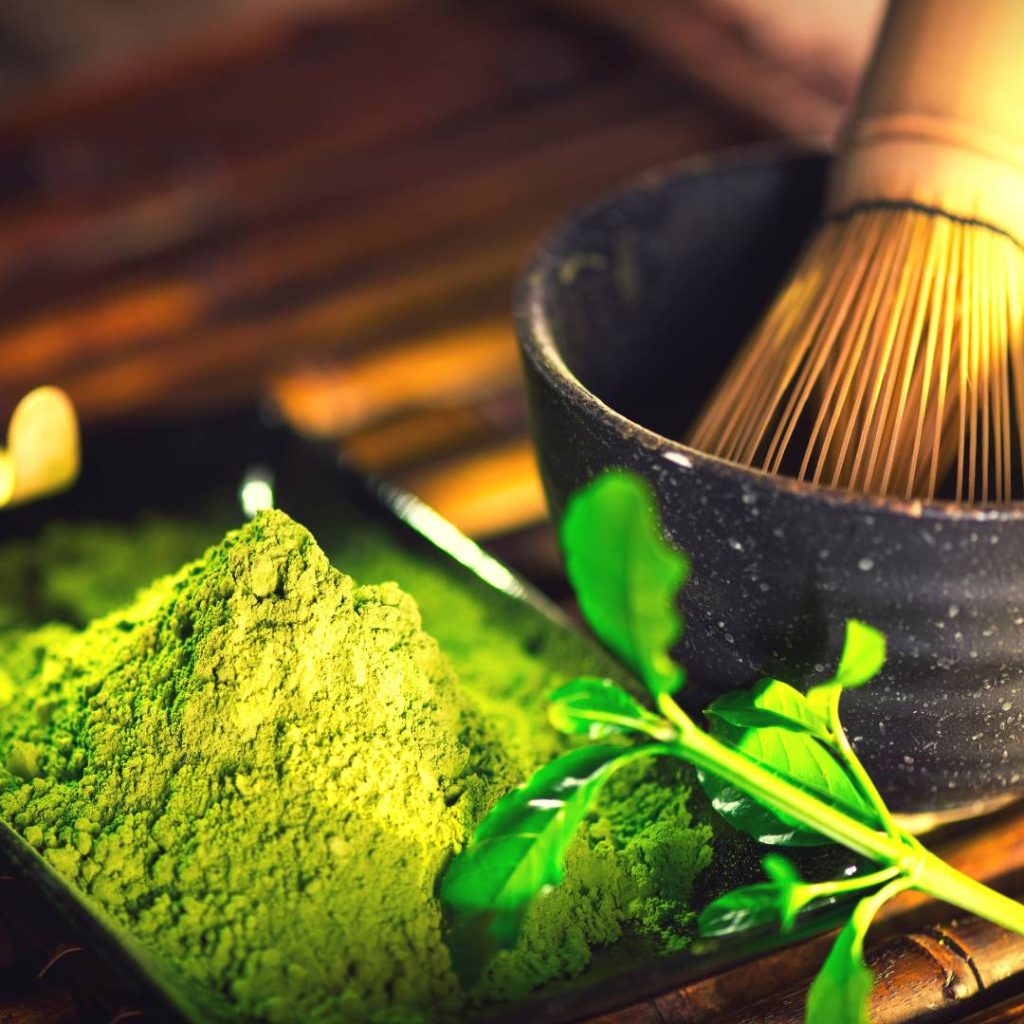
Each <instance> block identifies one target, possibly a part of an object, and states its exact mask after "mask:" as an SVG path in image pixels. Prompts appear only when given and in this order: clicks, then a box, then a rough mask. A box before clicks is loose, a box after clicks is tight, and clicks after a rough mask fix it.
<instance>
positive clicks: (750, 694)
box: [704, 679, 828, 739]
mask: <svg viewBox="0 0 1024 1024" xmlns="http://www.w3.org/2000/svg"><path fill="white" fill-rule="evenodd" d="M704 714H706V715H717V716H718V717H719V718H721V719H723V720H724V721H726V722H728V723H729V724H730V725H737V726H741V727H743V728H747V729H750V728H757V727H759V726H778V727H779V728H783V729H794V730H796V731H798V732H809V733H812V734H814V735H816V736H820V737H821V738H822V739H827V738H828V719H827V718H825V716H824V715H822V714H821V713H820V712H819V711H818V710H817V709H816V708H814V707H812V705H811V704H810V703H809V702H808V700H807V698H806V697H805V696H804V695H803V694H802V693H801V692H800V691H799V690H797V689H795V688H794V687H792V686H790V685H789V683H784V682H782V680H780V679H762V680H761V681H760V682H759V683H757V685H756V686H754V687H753V689H750V690H736V691H734V692H732V693H727V694H725V695H724V696H722V697H719V698H718V699H717V700H716V701H714V702H713V703H712V704H711V705H710V706H709V707H707V708H706V709H705V711H704Z"/></svg>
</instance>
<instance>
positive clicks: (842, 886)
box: [802, 865, 900, 903]
mask: <svg viewBox="0 0 1024 1024" xmlns="http://www.w3.org/2000/svg"><path fill="white" fill-rule="evenodd" d="M899 873H900V869H899V868H898V867H896V866H895V865H893V866H892V867H888V868H882V870H881V871H873V872H871V874H869V875H854V876H853V878H847V879H844V880H842V881H838V882H804V883H803V885H802V888H803V889H804V891H805V892H807V893H809V894H810V895H809V896H808V899H807V902H808V903H809V902H810V901H811V900H820V899H823V898H825V897H827V896H838V895H840V894H841V893H844V892H857V890H858V889H870V888H872V887H873V886H876V885H881V884H882V883H883V882H888V881H891V880H892V879H893V878H895V877H896V876H897V875H898V874H899Z"/></svg>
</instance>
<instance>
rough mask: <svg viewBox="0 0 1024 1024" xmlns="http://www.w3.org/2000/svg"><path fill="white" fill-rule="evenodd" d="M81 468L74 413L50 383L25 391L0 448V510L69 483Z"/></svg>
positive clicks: (67, 485)
mask: <svg viewBox="0 0 1024 1024" xmlns="http://www.w3.org/2000/svg"><path fill="white" fill-rule="evenodd" d="M80 466H81V446H80V443H79V435H78V417H77V416H76V415H75V407H74V405H73V404H72V402H71V399H70V398H68V396H67V394H66V393H65V392H63V391H61V389H60V388H55V387H41V388H36V389H35V390H34V391H31V392H29V393H28V394H27V395H26V396H25V397H24V398H23V399H22V400H21V401H20V402H19V403H18V405H17V407H16V408H15V410H14V414H13V415H12V416H11V422H10V425H9V426H8V428H7V448H6V450H4V449H0V508H2V507H3V506H5V505H16V504H21V503H22V502H26V501H32V500H33V499H35V498H41V497H44V496H45V495H48V494H53V493H54V492H56V491H61V490H64V488H66V487H69V486H70V485H71V484H72V483H74V481H75V479H76V478H77V477H78V471H79V468H80Z"/></svg>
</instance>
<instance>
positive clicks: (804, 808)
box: [652, 694, 1024, 935]
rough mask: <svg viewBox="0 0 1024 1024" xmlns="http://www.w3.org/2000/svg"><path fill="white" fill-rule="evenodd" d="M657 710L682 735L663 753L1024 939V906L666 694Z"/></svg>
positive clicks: (930, 892)
mask: <svg viewBox="0 0 1024 1024" xmlns="http://www.w3.org/2000/svg"><path fill="white" fill-rule="evenodd" d="M658 708H659V710H660V711H661V713H662V714H663V715H664V716H665V717H666V718H667V719H669V721H671V722H672V724H673V725H675V726H676V728H677V729H678V730H679V738H678V739H677V740H676V742H674V743H666V744H663V745H660V746H659V747H658V748H657V749H658V750H659V751H661V752H664V753H667V754H671V755H672V756H675V757H679V758H682V759H683V760H685V761H688V762H690V763H691V764H693V765H694V766H695V767H696V768H698V769H700V770H702V771H706V772H708V773H710V774H712V775H717V776H718V777H719V778H721V779H723V780H724V781H726V782H728V783H729V784H730V785H733V786H735V787H736V788H737V789H739V790H741V791H742V792H744V793H747V794H748V795H750V796H752V797H753V798H754V799H755V800H758V801H759V802H760V803H762V804H763V805H765V806H766V807H770V808H772V809H773V810H776V811H781V812H782V813H783V814H788V815H789V816H790V817H792V818H795V819H796V820H797V821H799V822H800V823H801V824H803V825H805V826H807V827H808V828H810V829H813V830H814V831H815V832H818V833H820V834H821V835H823V836H825V837H826V838H827V839H831V840H832V841H833V842H835V843H839V844H840V845H842V846H845V847H847V848H848V849H850V850H853V851H854V853H859V854H861V855H862V856H864V857H868V858H870V859H871V860H874V861H877V862H880V863H882V864H886V865H889V866H891V867H898V868H899V869H900V871H901V873H903V874H905V875H906V876H907V877H908V879H909V880H910V884H912V885H913V886H914V887H915V888H917V889H920V890H921V891H922V892H926V893H928V895H930V896H934V897H935V898H937V899H940V900H944V901H945V902H947V903H951V904H953V906H956V907H960V908H961V909H962V910H967V911H970V912H971V913H974V914H978V915H979V916H981V917H985V918H987V919H988V920H990V921H992V922H993V923H994V924H998V925H999V926H1001V927H1003V928H1006V929H1008V930H1010V931H1013V932H1017V933H1018V934H1021V935H1024V906H1022V905H1021V904H1020V903H1018V902H1017V901H1016V900H1012V899H1010V898H1009V897H1007V896H1003V895H1002V894H1001V893H998V892H996V891H995V890H994V889H990V888H989V887H988V886H986V885H983V884H982V883H981V882H976V881H974V879H972V878H968V877H967V875H964V874H962V873H961V872H959V871H957V870H956V869H955V868H953V867H951V866H950V865H949V864H946V863H945V862H944V861H943V860H941V859H940V858H939V857H936V856H935V855H934V854H932V853H929V852H928V851H927V850H925V849H924V848H923V847H918V846H917V845H916V844H911V843H910V842H909V841H904V840H903V839H902V838H901V837H899V836H897V837H896V838H894V837H893V836H891V835H889V834H887V833H885V832H880V831H878V830H876V829H873V828H871V827H870V826H868V825H864V824H862V823H861V822H859V821H857V820H856V819H855V818H851V817H850V816H849V815H847V814H844V813H843V812H842V811H839V810H837V809H836V808H834V807H831V806H829V805H828V804H826V803H824V802H823V801H821V800H819V799H818V798H817V797H815V796H812V795H811V794H810V793H808V792H807V791H806V790H803V789H800V788H799V787H797V786H794V785H793V784H792V783H791V782H787V781H786V780H785V779H784V778H782V777H780V776H778V775H776V774H775V773H774V772H771V771H769V770H768V769H766V768H764V767H762V766H761V765H759V764H757V762H755V761H752V760H750V759H749V758H746V757H744V756H743V755H742V754H740V753H738V752H736V751H735V750H732V749H731V748H729V747H727V746H725V744H723V743H719V742H718V740H716V739H714V738H713V737H712V736H709V735H708V734H707V733H706V732H704V731H703V730H702V729H700V728H699V727H698V726H697V724H696V723H695V722H694V721H693V719H692V718H690V716H689V715H687V714H686V713H685V712H684V711H683V710H682V708H680V707H679V705H678V704H676V702H675V701H674V700H672V698H671V697H670V696H668V695H667V694H661V695H660V696H659V697H658ZM652 752H653V751H652ZM908 840H909V837H908Z"/></svg>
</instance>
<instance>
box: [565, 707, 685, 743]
mask: <svg viewBox="0 0 1024 1024" xmlns="http://www.w3.org/2000/svg"><path fill="white" fill-rule="evenodd" d="M580 717H581V718H583V719H584V720H585V721H588V722H593V723H594V724H595V725H602V724H603V725H615V726H618V727H620V728H622V729H625V730H626V731H628V732H639V733H643V734H644V735H646V736H650V737H651V739H655V740H658V741H659V742H661V743H670V742H671V741H672V740H674V739H675V738H676V730H675V728H674V727H673V726H671V725H669V724H667V723H666V722H665V720H664V719H663V718H656V717H655V716H654V715H652V716H651V717H650V719H644V718H636V717H631V716H628V715H616V714H613V713H611V712H610V711H588V712H587V713H586V715H585V716H580ZM555 728H556V729H557V728H558V725H557V724H556V725H555Z"/></svg>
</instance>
